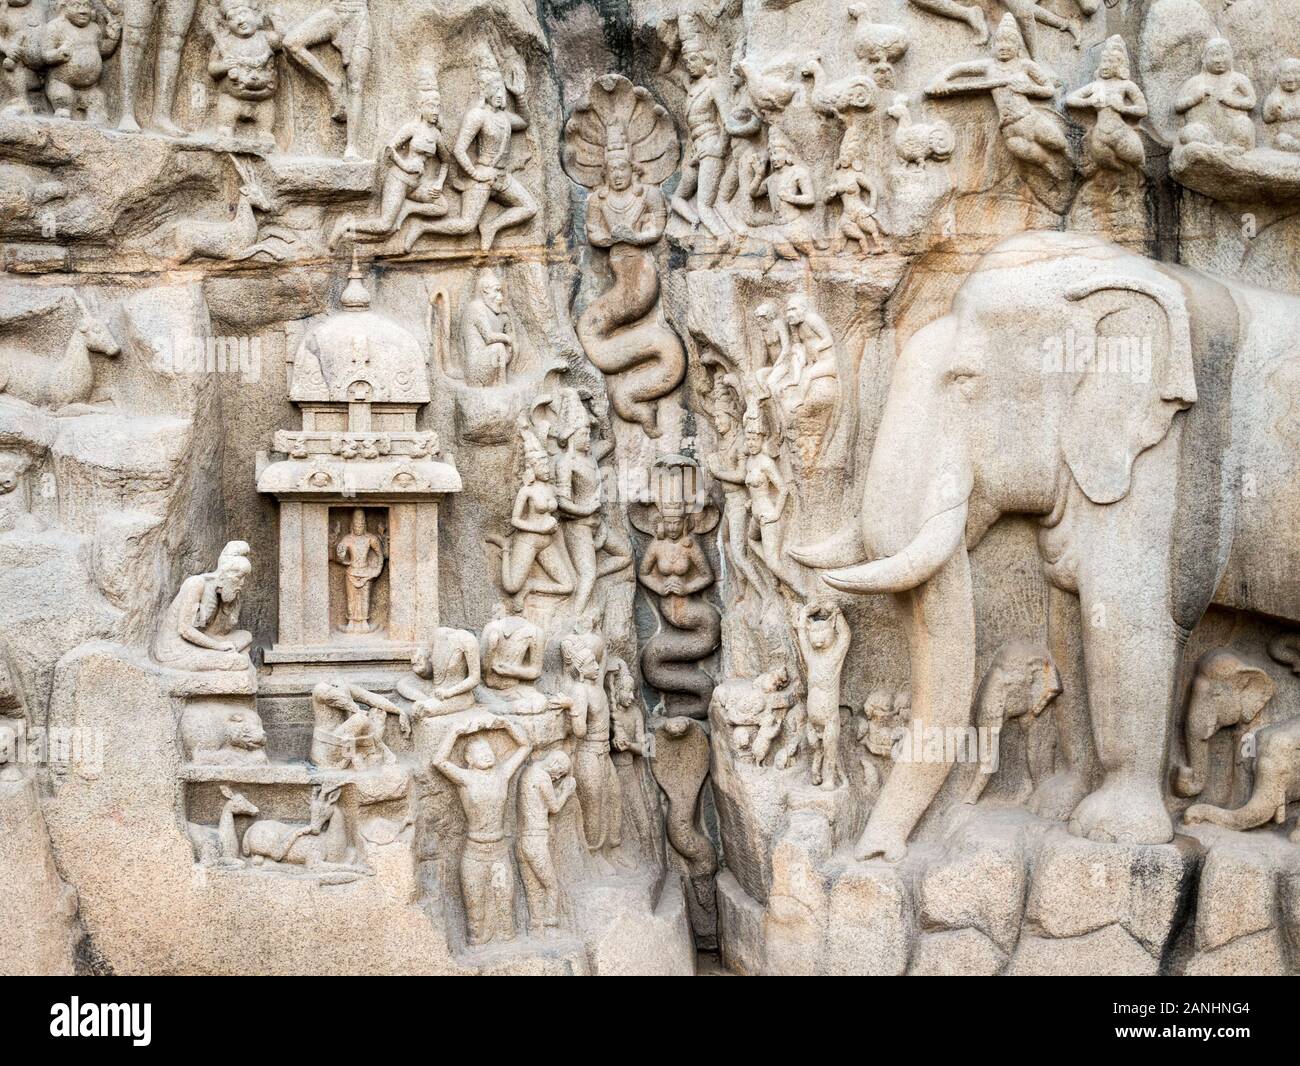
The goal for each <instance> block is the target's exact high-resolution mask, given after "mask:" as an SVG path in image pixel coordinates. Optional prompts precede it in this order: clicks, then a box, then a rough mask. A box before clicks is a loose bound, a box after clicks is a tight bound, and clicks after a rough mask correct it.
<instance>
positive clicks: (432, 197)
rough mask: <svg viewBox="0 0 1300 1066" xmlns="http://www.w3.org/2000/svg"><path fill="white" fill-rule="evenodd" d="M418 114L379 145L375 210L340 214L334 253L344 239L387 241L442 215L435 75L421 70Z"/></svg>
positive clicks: (444, 162) (442, 158)
mask: <svg viewBox="0 0 1300 1066" xmlns="http://www.w3.org/2000/svg"><path fill="white" fill-rule="evenodd" d="M417 87H418V91H419V115H418V117H417V118H415V119H413V120H412V121H410V122H407V123H405V124H404V125H403V126H402V127H401V128H400V129H399V130H398V131H397V132H396V133H395V134H393V136H392V139H391V140H389V142H388V143H387V144H386V145H385V146H384V151H383V155H382V156H381V157H380V160H379V165H380V167H381V168H382V169H383V172H384V179H383V184H382V185H381V186H380V191H379V207H378V209H377V210H376V211H375V213H374V214H373V215H370V216H368V217H366V218H362V219H354V218H352V217H351V216H350V215H344V216H343V217H342V218H340V219H339V221H338V223H337V224H336V225H335V226H334V230H333V232H332V233H331V234H330V239H329V246H330V248H333V247H334V246H335V245H336V244H338V242H339V239H340V238H341V237H343V236H344V235H345V234H347V235H350V236H353V237H355V236H356V235H358V234H365V235H366V236H375V237H389V236H391V235H392V234H394V233H396V232H397V231H398V230H399V229H400V228H401V226H402V223H403V222H404V221H406V219H408V218H409V217H410V216H412V215H420V216H423V217H426V218H441V217H442V216H443V215H445V214H446V213H447V198H446V197H445V196H444V195H443V184H444V183H445V182H446V180H447V166H448V162H449V160H450V158H451V156H450V153H449V152H448V151H447V142H446V139H445V137H444V135H443V131H442V125H441V122H442V115H441V108H442V95H441V93H439V91H438V76H437V74H436V73H435V72H433V71H432V70H428V69H426V70H424V71H422V72H421V74H420V79H419V82H418V83H417Z"/></svg>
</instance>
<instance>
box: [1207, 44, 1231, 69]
mask: <svg viewBox="0 0 1300 1066" xmlns="http://www.w3.org/2000/svg"><path fill="white" fill-rule="evenodd" d="M1203 65H1204V67H1205V70H1206V71H1207V73H1210V74H1226V73H1227V72H1228V71H1230V70H1231V69H1232V45H1230V44H1229V43H1228V42H1227V41H1225V40H1224V39H1223V38H1222V37H1215V38H1214V39H1213V40H1212V41H1210V43H1209V44H1207V45H1206V46H1205V59H1204V61H1203Z"/></svg>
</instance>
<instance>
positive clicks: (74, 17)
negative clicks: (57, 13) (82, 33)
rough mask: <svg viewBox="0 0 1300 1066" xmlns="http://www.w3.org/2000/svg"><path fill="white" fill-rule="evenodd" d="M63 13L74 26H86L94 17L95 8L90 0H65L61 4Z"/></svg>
mask: <svg viewBox="0 0 1300 1066" xmlns="http://www.w3.org/2000/svg"><path fill="white" fill-rule="evenodd" d="M63 14H64V16H65V17H66V18H67V20H68V21H69V22H71V23H72V24H73V25H74V26H78V27H81V26H88V25H90V20H91V19H93V18H94V17H95V9H94V7H93V6H91V3H90V0H67V2H66V3H65V4H64V5H63Z"/></svg>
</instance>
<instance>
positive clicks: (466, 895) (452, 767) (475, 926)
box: [433, 714, 533, 945]
mask: <svg viewBox="0 0 1300 1066" xmlns="http://www.w3.org/2000/svg"><path fill="white" fill-rule="evenodd" d="M493 729H504V730H505V731H506V732H507V733H508V734H509V735H510V738H511V739H512V740H513V741H514V742H515V744H516V745H517V746H516V748H515V750H514V751H512V752H511V753H510V754H509V756H507V757H506V758H505V759H504V760H503V761H501V762H497V757H496V753H495V752H494V751H493V750H492V745H491V744H490V743H488V741H487V738H486V737H481V736H473V735H472V734H476V733H481V732H485V731H487V730H493ZM463 736H469V737H470V739H469V741H468V743H466V745H465V763H466V765H464V766H461V765H460V764H459V763H456V762H453V761H452V758H451V749H452V748H453V747H454V746H455V744H456V741H457V740H459V739H460V738H461V737H463ZM532 750H533V746H532V744H531V743H530V742H529V740H528V738H527V737H526V736H524V734H523V732H522V731H521V730H520V728H519V727H518V726H517V725H515V724H514V723H513V722H511V721H508V720H507V719H505V718H497V717H496V716H495V715H492V714H477V715H473V716H472V717H470V718H469V719H468V720H466V721H464V722H462V723H460V724H459V725H457V726H456V727H455V728H454V729H451V730H449V731H448V733H447V735H446V737H444V738H443V742H442V745H441V746H440V747H439V749H438V752H437V754H436V755H435V756H434V758H433V766H434V769H436V770H437V771H438V772H439V773H440V774H442V775H443V776H444V777H445V778H447V780H448V781H450V782H451V783H452V784H453V785H455V786H456V791H457V793H458V794H459V795H460V803H461V807H462V808H463V809H464V811H465V833H466V835H465V849H464V851H462V852H461V856H460V891H461V896H462V898H463V899H464V901H465V919H466V924H467V925H468V926H469V943H470V944H471V945H478V944H486V943H488V941H490V940H493V939H500V940H512V939H514V935H515V920H514V903H515V878H514V871H513V870H511V869H510V852H509V850H508V849H507V846H506V800H507V799H508V797H509V793H510V779H511V778H512V777H514V775H515V771H516V770H518V769H519V767H520V766H521V765H522V764H523V762H524V760H525V759H527V758H528V756H529V754H530V753H531V752H532Z"/></svg>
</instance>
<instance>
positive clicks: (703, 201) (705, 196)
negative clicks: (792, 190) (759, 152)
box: [672, 34, 732, 247]
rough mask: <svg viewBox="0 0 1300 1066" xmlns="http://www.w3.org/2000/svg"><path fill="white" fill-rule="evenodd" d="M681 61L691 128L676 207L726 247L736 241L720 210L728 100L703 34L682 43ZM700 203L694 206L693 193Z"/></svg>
mask: <svg viewBox="0 0 1300 1066" xmlns="http://www.w3.org/2000/svg"><path fill="white" fill-rule="evenodd" d="M682 64H683V66H684V67H685V68H686V128H687V129H688V130H689V131H690V147H689V148H688V149H687V152H686V165H685V167H684V168H683V169H682V178H681V182H680V183H679V184H678V186H677V191H676V193H675V194H674V195H673V201H672V204H673V210H674V211H675V212H676V213H677V214H679V215H681V217H682V218H684V219H686V221H687V222H689V223H690V224H691V225H692V226H697V225H702V226H703V227H704V228H705V229H706V230H708V231H709V233H710V234H711V235H712V236H713V237H714V238H715V239H716V240H717V241H718V242H719V243H721V244H722V245H723V246H724V247H725V246H728V245H729V244H730V243H731V240H732V233H731V230H730V229H729V228H728V227H727V224H726V223H725V222H724V221H723V220H722V216H721V215H719V214H718V208H717V200H718V190H719V188H720V187H721V185H722V171H723V164H724V161H725V159H726V155H727V135H726V131H725V125H726V115H725V114H724V113H723V110H722V107H723V100H724V99H725V97H724V94H723V91H722V86H721V78H719V76H718V74H717V59H716V58H715V57H714V55H713V53H712V52H711V51H710V50H709V49H708V46H707V45H706V44H705V43H704V39H703V38H702V37H700V36H699V35H698V34H692V35H691V36H689V37H687V38H685V39H684V40H683V41H682ZM692 196H693V197H695V205H694V206H692V205H691V197H692Z"/></svg>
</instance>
